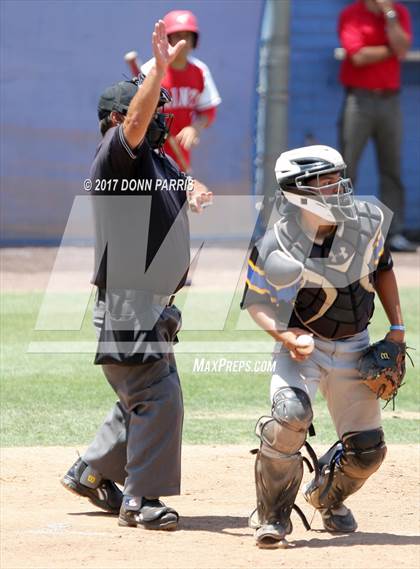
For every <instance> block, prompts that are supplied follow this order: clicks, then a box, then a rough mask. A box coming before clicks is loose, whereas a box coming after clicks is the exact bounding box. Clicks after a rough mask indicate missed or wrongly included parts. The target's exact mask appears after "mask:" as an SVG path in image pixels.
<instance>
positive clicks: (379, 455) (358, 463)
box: [340, 428, 386, 480]
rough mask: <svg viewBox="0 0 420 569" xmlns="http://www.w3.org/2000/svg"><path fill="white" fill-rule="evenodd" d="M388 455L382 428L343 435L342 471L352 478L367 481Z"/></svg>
mask: <svg viewBox="0 0 420 569" xmlns="http://www.w3.org/2000/svg"><path fill="white" fill-rule="evenodd" d="M385 455H386V445H385V439H384V432H383V430H382V429H381V428H379V429H372V430H370V431H360V432H357V433H346V434H345V435H343V456H342V458H341V459H340V465H341V469H342V471H343V472H345V474H346V475H347V476H349V477H350V478H363V479H365V480H366V479H367V478H369V476H371V475H372V474H373V473H374V472H376V471H377V470H378V468H379V467H380V466H381V464H382V461H383V460H384V458H385Z"/></svg>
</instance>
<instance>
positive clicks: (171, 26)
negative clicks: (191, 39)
mask: <svg viewBox="0 0 420 569" xmlns="http://www.w3.org/2000/svg"><path fill="white" fill-rule="evenodd" d="M163 21H164V23H165V28H166V33H167V35H168V36H169V35H170V34H174V33H175V32H192V33H194V34H195V35H196V38H197V39H198V34H199V29H198V23H197V18H196V17H195V16H194V14H193V13H192V12H190V11H189V10H173V11H172V12H168V13H167V14H166V16H165V17H164V18H163Z"/></svg>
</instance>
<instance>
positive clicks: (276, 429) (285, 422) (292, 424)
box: [257, 387, 313, 455]
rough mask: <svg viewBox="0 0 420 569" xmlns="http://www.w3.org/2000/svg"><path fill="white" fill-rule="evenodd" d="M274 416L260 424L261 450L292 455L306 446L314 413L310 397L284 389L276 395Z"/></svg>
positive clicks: (294, 390) (303, 393)
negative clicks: (271, 450) (264, 448)
mask: <svg viewBox="0 0 420 569" xmlns="http://www.w3.org/2000/svg"><path fill="white" fill-rule="evenodd" d="M271 413H272V417H270V418H268V417H262V418H261V419H260V420H259V422H258V423H257V435H258V436H259V438H260V439H261V442H262V447H267V446H268V447H269V448H270V449H273V450H274V451H278V452H281V453H282V454H286V455H291V454H295V453H296V452H298V451H299V449H300V448H301V447H302V446H303V444H304V442H305V439H306V434H307V432H308V429H309V426H310V425H311V423H312V418H313V413H312V406H311V401H310V399H309V397H308V395H307V394H306V393H305V392H304V391H303V390H302V389H298V388H296V387H282V388H280V389H279V390H278V391H276V393H275V394H274V398H273V406H272V409H271Z"/></svg>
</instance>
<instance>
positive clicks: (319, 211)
mask: <svg viewBox="0 0 420 569" xmlns="http://www.w3.org/2000/svg"><path fill="white" fill-rule="evenodd" d="M345 170H346V164H345V163H344V160H343V157H342V156H341V154H340V153H339V152H337V150H334V148H331V147H329V146H322V145H315V146H304V147H303V148H296V149H294V150H289V151H287V152H283V153H282V154H280V156H279V158H278V159H277V162H276V166H275V174H276V179H277V183H278V184H279V187H280V192H281V194H282V195H283V196H284V197H285V198H286V199H287V201H288V202H290V203H291V204H293V205H295V206H298V207H300V208H302V209H306V210H309V211H311V212H312V213H314V214H316V215H318V216H319V217H322V218H323V219H326V220H327V221H333V222H335V221H346V220H351V219H356V209H355V206H354V199H353V186H352V183H351V180H350V178H346V177H345ZM335 172H338V173H339V174H340V175H341V178H340V180H339V181H338V182H335V183H333V184H328V185H321V186H319V183H317V185H316V186H315V185H311V180H314V179H319V178H320V177H321V176H324V175H326V174H331V173H335Z"/></svg>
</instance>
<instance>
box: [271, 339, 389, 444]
mask: <svg viewBox="0 0 420 569" xmlns="http://www.w3.org/2000/svg"><path fill="white" fill-rule="evenodd" d="M368 345H369V335H368V332H367V330H365V331H363V332H361V333H359V334H356V335H355V336H353V337H351V338H349V339H346V340H336V341H334V340H321V339H319V338H315V349H314V351H313V352H312V354H311V355H310V357H309V358H308V359H307V360H306V361H304V362H296V361H295V360H292V358H291V357H290V354H289V351H288V350H286V349H285V348H284V347H281V349H280V346H281V344H280V345H277V349H280V352H278V353H276V354H275V356H274V361H275V371H274V374H273V376H272V379H271V398H273V396H274V393H275V392H276V391H277V389H279V388H280V387H285V386H291V387H298V388H299V389H302V390H303V391H305V392H306V393H307V394H308V396H309V398H310V399H311V402H312V403H313V401H314V399H315V395H316V392H317V389H318V387H319V388H320V390H321V393H322V395H323V397H324V399H325V400H326V401H327V405H328V409H329V412H330V415H331V418H332V420H333V422H334V425H335V428H336V431H337V435H338V437H339V438H340V439H341V438H342V436H343V435H344V433H349V432H353V431H367V430H370V429H376V428H379V427H380V425H381V408H380V402H379V401H378V400H377V399H376V396H375V394H374V393H373V392H372V391H371V390H370V389H369V388H368V387H366V385H364V384H363V383H362V382H361V381H360V377H359V373H358V370H357V364H358V361H359V358H360V356H361V354H362V351H363V349H364V348H366V347H367V346H368Z"/></svg>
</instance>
